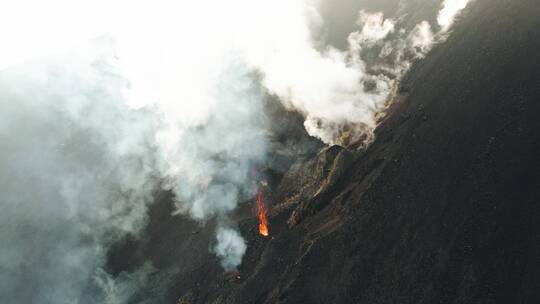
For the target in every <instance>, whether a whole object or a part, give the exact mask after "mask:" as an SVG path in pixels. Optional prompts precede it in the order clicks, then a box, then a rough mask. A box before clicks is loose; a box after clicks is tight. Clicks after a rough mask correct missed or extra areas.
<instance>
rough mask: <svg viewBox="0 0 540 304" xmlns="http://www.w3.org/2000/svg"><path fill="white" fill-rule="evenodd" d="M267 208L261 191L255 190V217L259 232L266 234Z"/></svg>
mask: <svg viewBox="0 0 540 304" xmlns="http://www.w3.org/2000/svg"><path fill="white" fill-rule="evenodd" d="M266 213H268V209H266V203H265V202H264V196H263V194H262V191H259V192H257V217H258V218H259V233H260V234H261V235H264V236H268V218H267V216H266Z"/></svg>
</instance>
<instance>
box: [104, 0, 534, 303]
mask: <svg viewBox="0 0 540 304" xmlns="http://www.w3.org/2000/svg"><path fill="white" fill-rule="evenodd" d="M400 93H401V97H402V98H400V99H399V101H397V102H396V103H395V104H394V105H393V106H392V107H391V109H390V110H389V113H388V115H387V117H386V118H385V120H384V121H383V122H382V123H381V125H380V126H379V128H378V129H377V131H376V140H375V141H374V142H373V143H372V144H371V145H370V146H369V148H368V149H366V150H365V151H347V150H345V149H343V148H340V147H330V148H326V149H325V150H323V151H321V152H319V154H317V155H315V156H311V157H308V156H306V157H303V158H299V159H298V160H297V161H296V163H294V164H293V165H292V166H291V168H290V169H289V170H288V171H287V172H286V173H285V174H284V176H283V177H281V176H278V177H276V178H275V179H274V183H270V187H269V189H268V191H266V192H265V194H266V196H267V200H268V203H269V205H270V206H271V210H270V213H269V220H270V237H268V238H264V237H262V236H259V235H258V233H257V230H256V229H257V222H256V219H255V218H254V217H253V216H250V212H249V209H250V205H251V204H252V202H247V203H246V204H245V205H244V206H245V210H240V211H239V212H238V214H237V215H236V220H237V222H238V226H239V228H240V231H241V233H242V235H243V236H244V237H245V238H246V240H247V242H248V250H247V252H246V255H245V256H244V259H243V263H242V265H241V266H240V268H239V269H238V271H239V275H240V277H239V278H233V279H231V278H230V277H228V276H226V275H224V273H223V270H222V269H221V267H220V266H219V261H218V260H217V258H215V257H214V256H213V254H212V253H210V252H209V247H210V245H209V244H211V242H212V237H213V236H212V235H213V230H212V229H213V227H212V224H211V223H210V224H209V225H207V226H206V228H200V227H199V226H198V225H196V224H195V223H191V222H189V221H188V220H186V219H183V218H181V217H170V216H169V215H170V212H171V211H172V209H171V208H172V207H171V201H172V196H171V195H170V194H167V193H163V194H161V195H159V196H158V198H157V199H156V203H155V204H154V206H153V207H152V208H151V210H150V213H149V219H150V221H149V225H148V227H147V229H146V231H145V234H144V235H143V236H142V237H141V238H140V239H137V240H126V241H125V242H124V243H122V244H118V246H115V248H114V249H113V250H112V251H111V253H110V254H109V268H110V271H111V272H112V273H115V274H118V273H120V272H121V271H127V272H129V271H131V270H133V269H135V268H136V267H137V266H140V265H142V264H144V263H145V262H151V263H152V265H153V266H154V267H155V268H156V269H157V271H156V274H155V276H154V279H152V280H149V282H148V283H147V286H145V287H143V288H141V290H140V291H139V292H138V293H137V294H136V296H135V298H134V299H133V302H138V301H139V300H141V299H145V298H146V299H147V298H149V297H150V298H153V301H150V302H159V300H158V296H157V294H159V295H160V297H161V296H162V298H161V299H162V301H163V302H165V303H369V304H373V303H540V281H538V278H539V277H540V221H539V219H540V205H539V199H540V120H539V119H538V117H539V115H540V6H539V5H538V3H536V1H533V0H516V1H506V0H491V1H475V2H473V3H472V4H471V5H470V8H469V9H468V11H467V12H466V14H465V15H463V18H462V20H460V22H458V23H457V24H456V26H455V27H454V29H453V33H452V35H451V36H450V37H449V39H448V40H447V41H446V42H445V43H443V44H441V45H438V46H437V47H436V48H435V49H434V50H433V51H432V52H431V53H430V54H429V55H428V56H427V57H426V58H425V59H424V60H422V61H420V62H417V63H416V64H415V66H414V67H413V69H412V70H411V71H410V72H409V73H408V75H407V76H406V78H405V79H404V80H403V83H402V85H401V89H400ZM165 272H166V273H169V274H170V275H169V276H168V277H167V279H162V274H163V273H165Z"/></svg>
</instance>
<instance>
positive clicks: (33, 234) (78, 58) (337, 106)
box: [0, 0, 467, 303]
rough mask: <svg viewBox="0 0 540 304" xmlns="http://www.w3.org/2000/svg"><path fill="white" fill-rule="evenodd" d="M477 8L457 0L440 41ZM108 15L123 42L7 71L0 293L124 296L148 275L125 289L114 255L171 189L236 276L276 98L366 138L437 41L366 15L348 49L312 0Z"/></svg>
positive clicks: (50, 298) (106, 25) (327, 135)
mask: <svg viewBox="0 0 540 304" xmlns="http://www.w3.org/2000/svg"><path fill="white" fill-rule="evenodd" d="M60 2H61V1H60ZM466 4H467V3H463V1H455V2H452V1H445V4H444V6H443V9H442V10H441V12H440V14H439V19H438V20H439V25H440V27H441V30H440V32H439V33H443V32H446V31H447V30H448V29H449V28H450V26H451V24H452V22H453V21H454V19H455V15H456V14H457V13H458V12H459V11H460V10H461V9H462V8H463V7H465V5H466ZM100 5H102V6H100ZM123 5H128V7H129V6H131V5H132V4H129V3H128V2H125V3H123ZM208 7H213V9H211V10H209V9H208ZM55 9H57V8H50V13H51V14H54V13H53V11H55ZM100 9H103V10H108V9H113V10H114V9H117V10H118V11H116V13H122V14H123V15H122V16H123V18H124V19H123V21H124V22H118V20H115V18H118V16H117V15H115V14H110V16H109V17H107V18H104V19H103V20H101V21H102V22H101V23H102V24H100V26H99V28H100V30H101V29H106V30H107V31H110V33H108V34H110V36H106V38H102V39H97V40H93V41H92V42H89V43H87V44H84V45H82V46H79V47H76V48H75V49H74V50H73V52H72V53H70V54H68V55H65V54H60V55H56V56H52V57H45V58H42V59H40V60H39V61H37V62H30V63H27V64H20V65H17V66H13V67H11V68H9V69H6V70H3V71H2V72H1V74H0V100H1V101H0V103H1V106H2V112H1V114H0V115H1V116H2V117H1V118H2V119H1V120H0V121H1V125H0V126H1V127H0V132H1V134H2V138H4V139H5V140H3V141H2V143H1V145H2V149H1V150H0V153H1V154H0V164H1V167H2V170H0V180H1V183H0V187H1V188H0V189H1V190H2V193H3V194H4V196H3V198H2V208H3V212H2V214H1V215H0V218H1V222H2V223H3V224H4V226H5V228H3V229H1V232H0V241H1V242H2V243H3V244H5V246H4V248H3V249H2V251H1V252H0V268H1V269H2V272H1V274H0V290H1V293H2V294H3V295H8V298H10V299H13V302H40V303H65V302H73V301H77V300H79V301H81V302H83V303H84V302H96V301H98V302H99V301H103V302H105V301H109V302H122V299H123V298H124V297H122V296H117V297H116V296H114V295H113V294H114V293H115V292H118V290H119V289H123V291H122V292H121V293H122V294H129V290H125V289H126V288H128V287H121V286H124V285H125V286H131V287H129V288H135V286H136V284H135V283H136V281H137V279H133V282H135V283H134V284H135V285H133V284H131V283H129V284H126V283H125V281H122V282H118V284H120V285H121V286H120V287H118V288H114V284H115V283H114V282H115V281H114V280H113V279H112V278H107V277H106V273H105V272H104V271H99V269H100V267H101V266H102V264H103V256H104V253H105V251H106V249H107V248H108V246H109V245H110V244H111V243H112V242H114V241H115V240H118V239H119V238H121V237H122V236H124V235H125V234H129V233H131V234H136V233H137V232H138V230H139V229H140V228H141V227H142V226H143V225H144V222H145V216H146V205H147V204H148V203H149V202H150V201H151V198H152V192H153V191H154V190H156V189H159V188H165V189H170V190H172V191H173V192H174V193H175V195H176V206H177V213H180V214H184V215H188V216H190V217H191V218H193V219H196V220H198V221H200V222H201V223H205V222H207V221H209V220H215V221H216V223H217V227H218V228H217V233H216V244H215V246H214V247H213V248H212V251H213V252H215V253H216V255H217V256H218V257H219V258H220V259H221V261H222V265H223V267H224V268H225V269H226V270H230V269H234V268H235V267H237V266H238V265H239V264H240V263H241V261H242V256H243V254H244V252H245V250H246V245H245V243H244V240H243V239H242V237H241V235H240V234H239V233H238V232H237V231H235V230H234V224H233V223H231V221H230V220H229V218H228V216H229V213H230V212H231V211H232V210H234V209H235V207H236V206H237V204H238V202H239V201H243V200H245V199H247V198H249V197H252V196H253V195H254V190H255V189H252V183H251V182H252V181H251V177H252V175H251V174H252V170H253V167H254V166H257V165H259V164H261V163H264V161H265V157H266V154H267V152H268V138H267V137H268V124H269V123H270V122H269V121H268V119H267V117H266V116H265V115H264V113H263V100H264V99H265V98H266V95H267V94H273V95H276V96H278V97H279V99H280V101H281V102H282V103H283V104H284V105H285V106H286V107H287V108H289V109H293V110H296V111H299V112H300V113H302V114H303V115H304V116H305V127H306V130H307V131H308V132H309V134H310V135H312V136H315V137H318V138H320V139H321V140H322V141H324V142H325V143H328V144H332V143H335V142H336V141H337V139H338V137H339V136H340V134H341V132H342V131H343V130H345V129H352V130H353V133H354V136H355V137H356V138H360V137H362V136H364V137H367V138H368V139H369V138H370V136H372V132H373V130H374V128H375V127H376V120H375V114H376V113H377V112H378V111H380V110H381V109H382V108H383V107H384V106H385V104H384V103H385V101H386V100H387V98H388V96H389V94H390V92H391V90H392V88H393V86H395V85H396V82H397V81H398V80H399V77H401V76H402V75H403V73H405V72H406V70H407V69H408V67H409V66H410V64H411V62H412V61H413V60H415V59H418V58H421V57H422V56H424V55H425V54H426V53H427V52H428V51H429V50H430V49H431V47H432V46H433V44H434V43H435V42H437V38H436V37H438V36H437V35H438V34H434V33H433V32H432V29H431V26H430V25H429V24H428V23H427V22H422V23H420V24H418V25H417V26H416V27H415V28H414V29H413V30H411V31H406V30H403V29H401V28H400V26H399V22H398V21H396V20H397V19H395V20H394V19H384V16H383V15H382V14H380V13H370V12H360V13H359V20H358V25H359V30H358V31H357V32H355V33H351V35H350V37H349V49H348V50H347V51H340V50H337V49H335V48H332V47H329V46H325V45H321V44H320V43H319V42H317V41H316V40H315V39H314V37H317V34H318V32H319V31H320V30H321V26H322V20H321V17H320V16H319V14H318V1H309V0H305V1H290V0H287V1H286V0H277V1H268V2H263V3H256V2H254V1H247V0H235V1H229V2H226V3H225V2H224V1H199V2H197V4H182V5H173V4H171V3H168V2H158V3H154V4H153V6H152V7H146V6H141V5H138V4H133V11H134V12H135V13H125V12H124V10H125V8H124V7H123V6H122V5H118V4H116V5H113V6H112V7H105V6H104V4H103V3H101V2H98V4H96V8H94V10H95V11H99V10H100ZM124 13H125V14H124ZM53 17H54V16H51V18H52V19H54V18H53ZM72 19H74V20H76V19H77V18H72ZM141 20H150V22H141ZM276 20H279V22H276ZM89 32H91V33H92V35H94V33H96V31H89ZM96 34H102V33H101V32H97V33H96ZM103 34H107V33H103ZM86 38H91V37H90V36H89V37H86ZM86 38H85V39H86ZM88 50H91V51H88ZM375 50H376V51H377V56H376V58H378V59H376V60H369V59H366V58H371V57H369V56H367V55H369V53H370V52H374V51H375ZM259 80H260V81H259ZM104 276H105V277H104ZM128 281H129V280H128ZM130 284H131V285H130ZM28 286H31V287H32V288H31V290H32V291H31V292H28V291H27V290H28ZM129 288H128V289H129Z"/></svg>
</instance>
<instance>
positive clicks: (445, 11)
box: [437, 0, 471, 32]
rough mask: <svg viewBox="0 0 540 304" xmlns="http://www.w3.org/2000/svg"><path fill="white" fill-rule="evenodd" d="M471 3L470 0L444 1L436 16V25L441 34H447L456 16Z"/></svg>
mask: <svg viewBox="0 0 540 304" xmlns="http://www.w3.org/2000/svg"><path fill="white" fill-rule="evenodd" d="M469 2H471V0H444V1H443V3H442V6H441V10H440V11H439V14H438V15H437V23H438V24H439V26H440V27H441V31H442V32H447V31H448V30H449V29H450V27H451V26H452V24H454V21H455V19H456V16H457V15H458V14H459V13H460V12H461V11H462V10H463V9H464V8H465V7H467V5H468V4H469Z"/></svg>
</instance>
